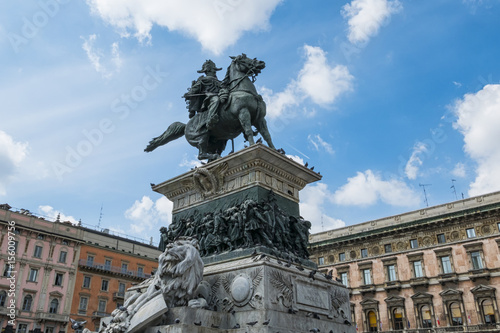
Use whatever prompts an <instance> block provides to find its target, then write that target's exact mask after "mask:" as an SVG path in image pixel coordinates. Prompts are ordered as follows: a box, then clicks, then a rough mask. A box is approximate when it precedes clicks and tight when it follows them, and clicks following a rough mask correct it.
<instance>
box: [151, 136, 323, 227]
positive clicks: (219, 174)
mask: <svg viewBox="0 0 500 333" xmlns="http://www.w3.org/2000/svg"><path fill="white" fill-rule="evenodd" d="M320 179H321V175H320V174H318V173H317V172H314V171H312V170H310V169H308V168H306V167H304V166H303V165H301V164H299V163H297V162H295V161H293V160H292V159H290V158H288V157H286V156H285V155H283V154H281V153H279V152H277V151H276V150H274V149H270V148H269V147H267V146H264V145H263V144H255V145H253V146H250V147H248V148H245V149H243V150H240V151H238V152H236V153H233V154H231V155H228V156H225V157H224V158H221V159H218V160H215V161H213V162H210V163H208V164H206V165H203V166H202V167H199V168H196V169H193V170H191V171H189V172H186V173H184V174H182V175H180V176H177V177H175V178H172V179H170V180H167V181H165V182H163V183H161V184H158V185H152V189H153V191H155V192H158V193H161V194H163V195H165V196H166V197H167V198H168V199H169V200H171V201H172V202H173V204H174V207H173V210H172V217H173V218H174V219H175V218H185V217H188V216H189V215H191V214H193V212H194V211H196V212H197V213H198V214H201V215H203V214H205V213H206V212H215V211H219V210H225V209H227V208H229V207H233V206H235V205H237V204H239V203H242V202H244V201H245V200H247V199H251V200H254V201H256V202H260V201H261V200H264V199H266V198H267V197H268V196H269V193H270V192H272V193H274V194H275V196H276V200H277V204H278V205H279V207H280V208H281V209H283V210H285V211H286V212H288V213H289V214H290V215H295V216H298V215H299V191H300V190H302V189H303V188H304V186H306V185H307V184H309V183H312V182H315V181H318V180H320Z"/></svg>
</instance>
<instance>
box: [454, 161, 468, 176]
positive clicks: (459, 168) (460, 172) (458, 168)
mask: <svg viewBox="0 0 500 333" xmlns="http://www.w3.org/2000/svg"><path fill="white" fill-rule="evenodd" d="M451 174H452V175H453V176H455V177H457V178H465V176H466V175H467V172H466V171H465V164H463V163H457V164H456V165H455V168H453V170H451Z"/></svg>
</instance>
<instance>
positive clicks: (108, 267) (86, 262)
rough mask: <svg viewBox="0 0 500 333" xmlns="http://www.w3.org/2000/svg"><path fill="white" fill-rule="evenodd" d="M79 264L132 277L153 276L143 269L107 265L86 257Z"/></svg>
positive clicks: (144, 277)
mask: <svg viewBox="0 0 500 333" xmlns="http://www.w3.org/2000/svg"><path fill="white" fill-rule="evenodd" d="M78 265H79V266H82V267H87V268H94V269H99V270H103V271H106V272H112V273H117V274H123V275H128V276H131V277H136V278H142V279H147V278H149V277H151V274H145V273H144V272H143V271H130V270H128V269H124V268H123V267H118V266H111V265H105V264H102V263H97V262H94V261H89V260H86V259H80V260H79V261H78Z"/></svg>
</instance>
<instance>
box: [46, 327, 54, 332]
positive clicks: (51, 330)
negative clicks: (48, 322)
mask: <svg viewBox="0 0 500 333" xmlns="http://www.w3.org/2000/svg"><path fill="white" fill-rule="evenodd" d="M45 333H54V327H52V326H45Z"/></svg>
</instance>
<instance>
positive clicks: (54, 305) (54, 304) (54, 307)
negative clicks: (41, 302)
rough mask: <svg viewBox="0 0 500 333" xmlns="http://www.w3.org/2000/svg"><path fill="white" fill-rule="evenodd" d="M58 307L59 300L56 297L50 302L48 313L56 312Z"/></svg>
mask: <svg viewBox="0 0 500 333" xmlns="http://www.w3.org/2000/svg"><path fill="white" fill-rule="evenodd" d="M58 307H59V301H58V300H57V298H54V299H53V300H52V301H51V302H50V308H49V313H57V308H58Z"/></svg>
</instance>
